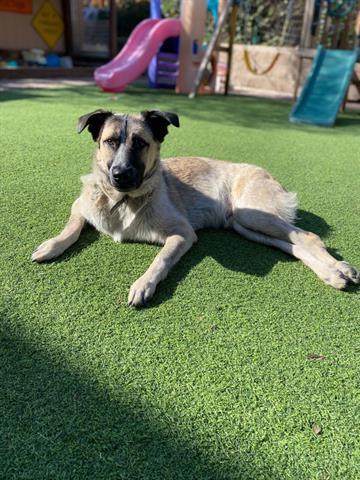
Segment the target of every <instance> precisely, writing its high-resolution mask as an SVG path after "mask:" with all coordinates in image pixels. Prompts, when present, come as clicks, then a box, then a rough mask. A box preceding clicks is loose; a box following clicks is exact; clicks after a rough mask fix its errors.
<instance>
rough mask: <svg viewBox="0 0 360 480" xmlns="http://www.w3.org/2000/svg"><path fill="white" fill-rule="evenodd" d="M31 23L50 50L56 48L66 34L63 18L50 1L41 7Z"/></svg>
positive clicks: (46, 1) (47, 0)
mask: <svg viewBox="0 0 360 480" xmlns="http://www.w3.org/2000/svg"><path fill="white" fill-rule="evenodd" d="M31 23H32V26H33V27H34V28H35V30H36V31H37V33H38V34H39V35H40V37H41V38H42V39H43V40H44V42H45V43H46V44H47V45H48V46H49V47H50V48H54V47H55V45H56V44H57V42H58V41H59V39H60V37H61V35H62V34H63V32H64V23H63V21H62V18H61V16H60V15H59V14H58V12H57V11H56V9H55V7H54V6H53V4H52V3H51V2H50V1H49V0H45V2H44V3H43V4H42V5H41V7H40V8H39V10H38V11H37V13H36V15H35V17H34V18H33V20H32V22H31Z"/></svg>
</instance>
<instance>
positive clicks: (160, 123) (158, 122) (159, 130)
mask: <svg viewBox="0 0 360 480" xmlns="http://www.w3.org/2000/svg"><path fill="white" fill-rule="evenodd" d="M141 115H142V117H143V119H144V120H145V122H146V123H147V124H148V125H149V127H150V130H151V131H152V134H153V136H154V138H155V140H157V141H158V142H160V143H161V142H163V141H164V138H165V136H166V135H167V134H168V129H167V127H168V126H169V125H174V126H175V127H180V123H179V117H178V116H177V115H176V113H171V112H159V111H158V110H147V111H145V112H141Z"/></svg>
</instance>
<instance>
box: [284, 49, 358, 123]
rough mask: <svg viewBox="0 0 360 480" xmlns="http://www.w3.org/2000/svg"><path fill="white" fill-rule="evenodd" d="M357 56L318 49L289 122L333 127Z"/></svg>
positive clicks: (350, 52)
mask: <svg viewBox="0 0 360 480" xmlns="http://www.w3.org/2000/svg"><path fill="white" fill-rule="evenodd" d="M357 57H358V52H357V51H354V50H328V49H325V48H323V47H321V46H320V47H319V48H318V50H317V52H316V55H315V58H314V61H313V64H312V68H311V71H310V73H309V75H308V77H307V79H306V82H305V84H304V87H303V89H302V92H301V94H300V96H299V98H298V100H297V102H296V104H295V106H294V107H293V109H292V111H291V113H290V115H289V119H290V121H291V122H294V123H310V124H314V125H320V126H324V127H331V126H332V125H334V123H335V120H336V115H337V113H338V111H339V108H340V106H341V103H342V101H343V100H344V98H345V95H346V93H347V89H348V86H349V83H350V81H351V78H352V73H353V70H354V66H355V62H356V60H357Z"/></svg>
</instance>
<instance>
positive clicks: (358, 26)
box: [355, 10, 360, 48]
mask: <svg viewBox="0 0 360 480" xmlns="http://www.w3.org/2000/svg"><path fill="white" fill-rule="evenodd" d="M355 32H356V39H355V48H359V46H360V10H359V11H358V13H357V15H356V20H355Z"/></svg>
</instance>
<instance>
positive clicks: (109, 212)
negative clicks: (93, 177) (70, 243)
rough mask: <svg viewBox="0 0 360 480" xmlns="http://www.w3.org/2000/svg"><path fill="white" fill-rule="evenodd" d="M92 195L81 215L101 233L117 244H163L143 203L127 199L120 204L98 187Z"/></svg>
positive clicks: (92, 191) (92, 190) (93, 188)
mask: <svg viewBox="0 0 360 480" xmlns="http://www.w3.org/2000/svg"><path fill="white" fill-rule="evenodd" d="M89 193H90V192H87V199H88V200H90V201H87V202H86V205H84V207H83V210H84V211H83V212H82V213H83V215H84V217H85V218H86V220H87V221H88V222H89V223H91V224H92V225H93V226H94V227H95V228H96V229H97V230H98V231H100V232H102V233H105V234H106V235H110V236H111V237H112V238H113V239H114V240H115V241H116V242H122V241H126V240H136V241H140V242H151V243H163V238H162V235H160V234H159V233H158V232H156V229H154V228H152V226H151V221H149V216H148V215H147V212H146V209H145V208H143V207H142V205H141V204H140V203H139V204H138V203H137V202H136V201H135V202H134V201H133V202H130V201H128V200H127V199H124V201H122V202H119V203H117V202H115V201H114V200H112V199H110V198H109V197H107V196H106V195H105V194H104V193H103V192H102V191H101V189H100V188H98V187H97V186H93V187H92V189H91V194H90V195H89ZM89 197H90V198H89Z"/></svg>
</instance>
